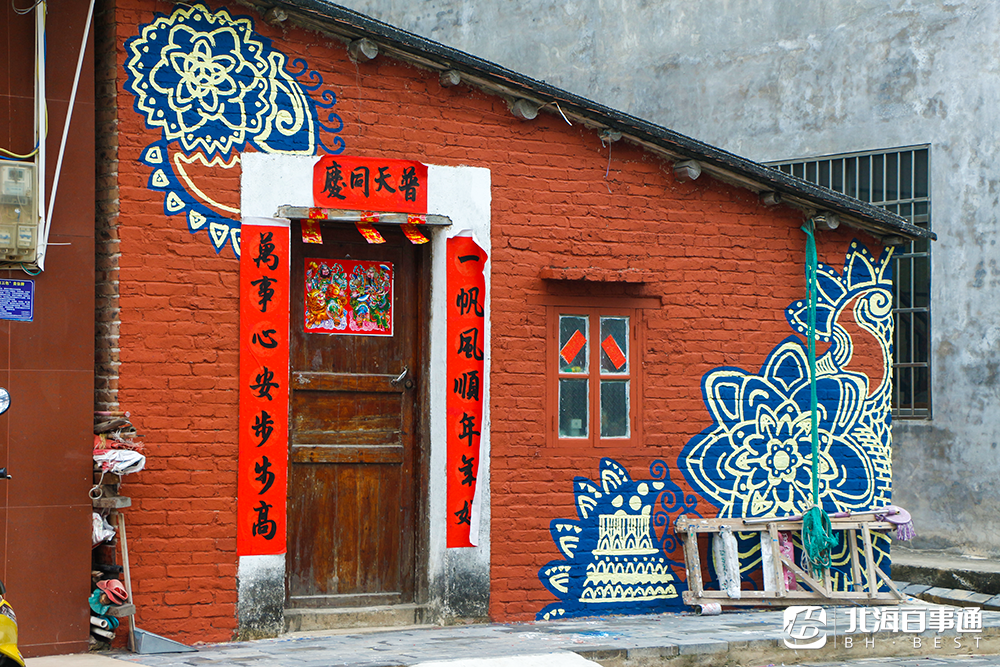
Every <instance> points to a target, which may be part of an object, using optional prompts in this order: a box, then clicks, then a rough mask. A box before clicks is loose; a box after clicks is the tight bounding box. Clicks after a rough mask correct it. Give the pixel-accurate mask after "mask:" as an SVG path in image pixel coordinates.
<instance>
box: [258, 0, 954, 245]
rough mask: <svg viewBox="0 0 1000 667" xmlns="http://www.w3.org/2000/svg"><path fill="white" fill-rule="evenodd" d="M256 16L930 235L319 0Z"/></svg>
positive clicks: (859, 216) (871, 226)
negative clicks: (365, 47) (277, 15)
mask: <svg viewBox="0 0 1000 667" xmlns="http://www.w3.org/2000/svg"><path fill="white" fill-rule="evenodd" d="M239 2H241V3H242V4H244V5H247V6H250V7H253V8H254V9H256V10H257V11H259V12H260V13H261V15H264V14H266V12H267V11H268V10H270V9H272V8H275V7H276V8H280V9H282V10H283V11H284V12H285V13H286V14H287V16H288V20H290V21H292V22H293V23H295V24H296V25H299V26H301V27H303V28H306V29H309V30H315V31H317V32H320V33H322V34H325V35H328V36H331V37H334V38H337V39H340V40H343V41H345V42H351V41H353V40H356V39H361V38H368V39H369V40H372V41H374V42H375V43H376V44H377V45H378V46H379V50H380V52H382V53H385V54H386V55H387V56H389V57H393V58H397V59H400V60H403V61H405V62H409V63H412V64H415V65H418V66H420V67H425V68H428V69H431V70H437V71H439V72H444V71H448V70H456V71H458V72H460V73H461V75H462V80H463V82H464V83H467V84H470V85H473V86H476V87H478V88H480V89H483V90H485V91H486V92H490V93H493V94H496V95H500V96H502V97H504V98H506V99H507V100H508V101H509V102H512V101H514V100H515V99H525V100H528V101H530V102H533V103H534V104H536V105H537V106H539V107H540V108H541V109H542V110H546V111H548V112H550V113H554V114H560V115H562V116H563V117H565V118H567V119H573V120H576V121H577V122H580V123H581V124H583V125H585V126H586V127H589V128H592V129H595V130H601V129H607V130H610V131H613V132H618V133H621V135H622V137H623V138H624V139H627V140H629V141H631V142H633V143H635V144H637V145H640V146H642V147H643V148H644V149H646V150H649V151H650V152H652V153H654V154H657V155H660V156H662V157H664V158H666V159H669V160H671V161H674V162H676V161H679V160H696V161H697V162H698V164H699V165H700V166H701V168H702V170H703V171H705V172H707V173H709V174H710V175H712V176H713V177H715V178H717V179H719V180H722V181H725V182H728V183H733V184H736V185H739V186H741V187H745V188H748V189H750V190H752V191H754V192H757V193H768V192H769V193H778V194H779V195H780V199H781V201H782V203H784V204H787V205H789V206H793V207H796V208H798V209H800V210H802V211H803V212H805V214H806V215H809V216H812V215H815V214H819V213H826V212H829V213H833V214H836V215H837V217H838V218H839V219H840V220H841V221H843V222H844V223H845V224H847V225H850V226H851V227H855V228H857V229H861V230H864V231H866V232H868V233H870V234H872V235H874V236H876V237H877V238H879V239H880V240H882V241H883V242H884V243H887V244H899V243H905V242H907V241H911V240H915V239H920V238H926V239H936V238H937V235H936V234H934V232H931V231H930V230H928V229H924V228H922V227H918V226H916V225H914V224H912V223H910V222H908V221H907V220H906V219H905V218H902V217H900V216H898V215H896V214H894V213H891V212H889V211H887V210H886V209H883V208H881V207H878V206H874V205H872V204H868V203H865V202H862V201H860V200H857V199H854V198H853V197H848V196H846V195H843V194H841V193H839V192H834V191H833V190H829V189H827V188H824V187H821V186H818V185H814V184H812V183H809V182H808V181H804V180H801V179H798V178H795V177H793V176H791V175H789V174H785V173H784V172H782V171H779V170H778V169H774V168H772V167H767V166H765V165H762V164H760V163H758V162H754V161H752V160H748V159H746V158H743V157H740V156H738V155H735V154H733V153H729V152H727V151H724V150H722V149H720V148H717V147H715V146H711V145H709V144H706V143H703V142H700V141H698V140H696V139H692V138H690V137H687V136H685V135H683V134H679V133H677V132H674V131H672V130H669V129H667V128H665V127H662V126H659V125H656V124H654V123H650V122H648V121H645V120H642V119H641V118H637V117H635V116H631V115H629V114H626V113H624V112H621V111H617V110H615V109H612V108H610V107H606V106H604V105H602V104H599V103H597V102H594V101H592V100H589V99H586V98H584V97H581V96H579V95H575V94H574V93H571V92H569V91H566V90H562V89H560V88H556V87H555V86H551V85H549V84H547V83H545V82H544V81H538V80H536V79H532V78H530V77H527V76H524V75H523V74H519V73H517V72H514V71H511V70H508V69H506V68H504V67H501V66H500V65H497V64H495V63H492V62H489V61H487V60H483V59H481V58H477V57H476V56H474V55H471V54H469V53H465V52H463V51H459V50H457V49H453V48H451V47H448V46H445V45H443V44H440V43H438V42H434V41H431V40H428V39H425V38H423V37H420V36H419V35H415V34H413V33H410V32H406V31H405V30H400V29H399V28H395V27H393V26H390V25H388V24H386V23H383V22H381V21H377V20H375V19H372V18H370V17H368V16H365V15H363V14H359V13H358V12H355V11H352V10H350V9H346V8H344V7H341V6H339V5H335V4H333V3H331V2H327V1H326V0H239Z"/></svg>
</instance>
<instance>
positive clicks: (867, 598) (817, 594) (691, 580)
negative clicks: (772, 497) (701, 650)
mask: <svg viewBox="0 0 1000 667" xmlns="http://www.w3.org/2000/svg"><path fill="white" fill-rule="evenodd" d="M865 516H867V517H873V515H872V514H867V515H862V514H858V515H854V516H850V517H842V518H833V517H831V519H830V524H831V528H832V530H833V533H834V534H835V535H836V533H838V532H841V533H842V532H845V531H846V532H847V533H848V535H847V539H848V543H849V544H850V552H851V555H850V567H851V575H852V579H853V582H854V583H853V585H852V588H854V590H852V591H838V590H834V589H833V582H832V580H831V577H830V572H829V570H827V571H826V572H825V573H824V576H823V578H822V580H820V579H816V578H815V577H813V576H811V575H810V574H809V573H807V572H805V571H804V570H803V569H802V568H800V567H799V566H798V565H797V564H795V563H794V562H792V561H791V560H790V559H788V558H786V557H785V556H783V555H782V554H781V552H780V550H779V549H778V533H779V532H786V531H789V532H797V533H799V534H800V535H801V533H802V520H801V519H798V520H791V519H775V520H774V521H769V522H766V523H765V522H761V521H759V520H758V521H753V520H750V522H749V523H747V520H745V519H699V518H693V517H687V516H684V515H681V516H680V517H678V518H677V521H676V522H675V524H674V528H675V530H676V532H677V535H678V536H679V537H680V538H681V541H682V542H683V543H684V566H685V568H686V569H687V584H688V590H686V591H685V592H684V595H683V598H684V603H685V604H689V605H696V606H697V605H703V604H709V603H717V604H721V605H723V606H731V605H743V606H746V605H754V606H762V605H767V606H782V607H783V606H788V605H795V604H817V603H818V602H854V603H859V604H896V603H898V602H900V601H901V600H903V594H902V593H900V592H899V589H897V588H896V585H895V584H893V583H892V580H891V579H889V577H887V576H886V575H885V573H883V572H882V570H880V569H879V568H877V567H876V566H875V559H874V552H873V549H872V532H881V531H890V530H893V529H895V528H896V526H894V525H893V524H891V523H889V522H887V521H875V520H873V518H869V519H868V520H864V519H862V518H861V517H865ZM724 528H726V529H729V530H732V531H733V532H734V533H765V532H766V533H767V534H768V536H769V537H770V540H771V550H772V553H773V554H774V558H773V562H774V581H775V590H763V591H747V590H741V591H740V597H738V598H731V597H729V595H728V594H727V593H726V591H723V590H705V587H704V585H703V579H702V574H701V554H700V553H699V551H698V536H699V535H700V534H703V533H707V534H709V535H712V538H711V539H715V535H718V534H719V533H720V532H721V531H722V530H723V529H724ZM859 532H860V533H861V540H862V548H863V549H864V556H865V568H866V570H867V575H868V576H867V578H866V579H862V577H861V558H860V555H861V554H860V551H861V550H860V549H859V548H858V533H859ZM786 569H788V570H791V571H792V572H793V573H794V574H795V578H796V579H797V580H798V581H799V582H801V583H804V584H805V585H807V586H808V587H809V588H810V589H812V590H801V589H799V590H787V588H786V586H785V570H786ZM880 581H881V582H882V583H884V584H885V585H886V588H887V589H888V590H885V591H880V590H879V582H880Z"/></svg>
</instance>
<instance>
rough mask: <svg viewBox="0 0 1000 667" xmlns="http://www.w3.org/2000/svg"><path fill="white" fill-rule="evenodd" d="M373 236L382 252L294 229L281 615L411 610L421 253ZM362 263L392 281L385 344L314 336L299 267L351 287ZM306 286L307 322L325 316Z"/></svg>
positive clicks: (393, 237) (334, 229) (352, 236)
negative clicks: (323, 270) (335, 272)
mask: <svg viewBox="0 0 1000 667" xmlns="http://www.w3.org/2000/svg"><path fill="white" fill-rule="evenodd" d="M380 231H381V232H382V234H383V236H384V237H385V238H386V241H387V242H386V243H384V244H378V245H374V244H368V243H366V242H365V240H364V239H363V237H362V236H361V234H360V233H359V232H358V231H357V230H356V229H355V228H354V227H353V226H348V225H334V224H330V225H324V227H323V229H322V233H323V241H324V242H323V244H322V245H320V244H306V243H303V242H302V234H301V231H300V227H299V224H298V223H297V222H296V223H293V227H292V302H291V303H292V315H291V317H292V323H291V329H292V337H291V354H290V358H291V372H292V378H291V388H292V393H291V408H290V411H291V417H290V418H291V422H290V428H289V431H290V433H289V436H290V437H289V486H288V561H289V562H288V563H287V565H286V568H287V573H288V575H287V579H288V581H287V584H288V604H289V606H290V607H345V606H368V605H384V604H397V603H407V602H413V601H414V588H415V573H416V562H415V558H416V553H417V550H416V546H417V535H418V526H417V524H416V521H417V516H418V512H417V497H418V484H417V478H418V476H419V475H420V466H419V460H420V456H419V441H420V438H419V433H420V410H419V409H418V406H417V401H418V395H419V389H420V381H421V377H420V375H421V370H422V364H421V357H422V348H423V345H422V338H423V331H424V310H425V303H426V301H425V286H426V284H427V281H426V278H425V276H424V274H423V273H424V272H423V268H422V264H423V263H422V262H421V256H420V250H419V248H418V247H417V246H414V245H412V244H411V243H410V242H409V241H407V240H406V239H405V237H403V235H402V234H401V233H400V232H399V230H398V229H382V228H380ZM309 260H313V261H309ZM317 260H322V261H319V262H317ZM336 260H340V261H336ZM370 261H376V262H377V263H378V266H380V267H382V269H383V270H384V268H385V267H386V266H389V267H391V269H392V298H391V304H392V313H391V323H392V335H391V336H390V335H357V334H347V335H344V334H330V333H315V332H313V331H312V329H313V328H314V327H315V325H316V321H317V320H316V318H315V317H314V318H313V319H312V320H310V323H309V324H308V325H307V322H306V312H305V310H306V303H307V302H306V292H307V290H306V288H305V282H306V278H307V276H306V272H307V269H306V265H307V263H308V266H309V268H310V270H312V271H313V274H311V275H315V270H316V268H317V266H319V265H323V266H326V267H334V269H336V267H341V268H345V269H346V275H347V276H348V278H349V277H350V274H351V267H352V265H353V264H354V263H355V262H362V263H364V262H370ZM370 266H375V265H370ZM326 275H327V276H328V275H329V272H327V274H326ZM340 275H341V280H340V282H339V284H341V285H342V284H343V283H344V281H343V279H342V278H343V274H340ZM311 285H312V288H311V289H310V290H309V294H310V296H309V299H311V301H309V302H308V303H309V309H310V312H311V313H313V314H314V315H315V313H317V312H323V313H325V312H329V311H325V310H323V308H322V307H318V306H317V301H318V294H319V292H320V290H318V289H316V287H315V286H316V283H315V282H312V283H311ZM336 289H337V288H333V291H336ZM331 298H332V297H331ZM330 308H332V309H334V310H336V307H330ZM359 308H360V309H361V310H362V311H363V308H362V307H361V306H359ZM383 315H384V312H383ZM382 319H383V320H384V319H385V318H384V317H383V318H382ZM331 321H333V320H332V319H331ZM404 369H405V371H406V373H405V375H404V374H403V371H404ZM401 376H402V377H401Z"/></svg>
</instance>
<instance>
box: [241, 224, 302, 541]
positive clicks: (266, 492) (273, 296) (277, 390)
mask: <svg viewBox="0 0 1000 667" xmlns="http://www.w3.org/2000/svg"><path fill="white" fill-rule="evenodd" d="M241 236H242V243H241V245H242V253H241V255H240V388H239V392H240V417H239V426H240V436H239V448H240V455H239V479H238V482H237V499H238V500H237V530H236V549H237V552H238V554H239V555H240V556H256V555H266V554H283V553H285V532H286V531H285V528H286V527H285V500H286V498H285V496H286V490H285V487H286V480H287V467H288V466H287V461H288V335H289V333H288V331H289V330H288V308H289V281H290V271H289V256H290V248H289V230H288V228H287V227H281V226H258V225H251V224H244V225H243V229H242V234H241Z"/></svg>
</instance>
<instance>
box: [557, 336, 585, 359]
mask: <svg viewBox="0 0 1000 667" xmlns="http://www.w3.org/2000/svg"><path fill="white" fill-rule="evenodd" d="M586 344H587V337H586V336H584V335H583V334H582V333H580V332H579V330H578V331H575V332H574V333H573V335H572V336H570V337H569V340H568V341H566V344H565V345H563V348H562V349H561V350H559V356H560V357H562V358H563V359H565V360H566V363H567V364H571V363H573V360H574V359H576V355H578V354H580V350H582V349H583V346H584V345H586Z"/></svg>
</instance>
